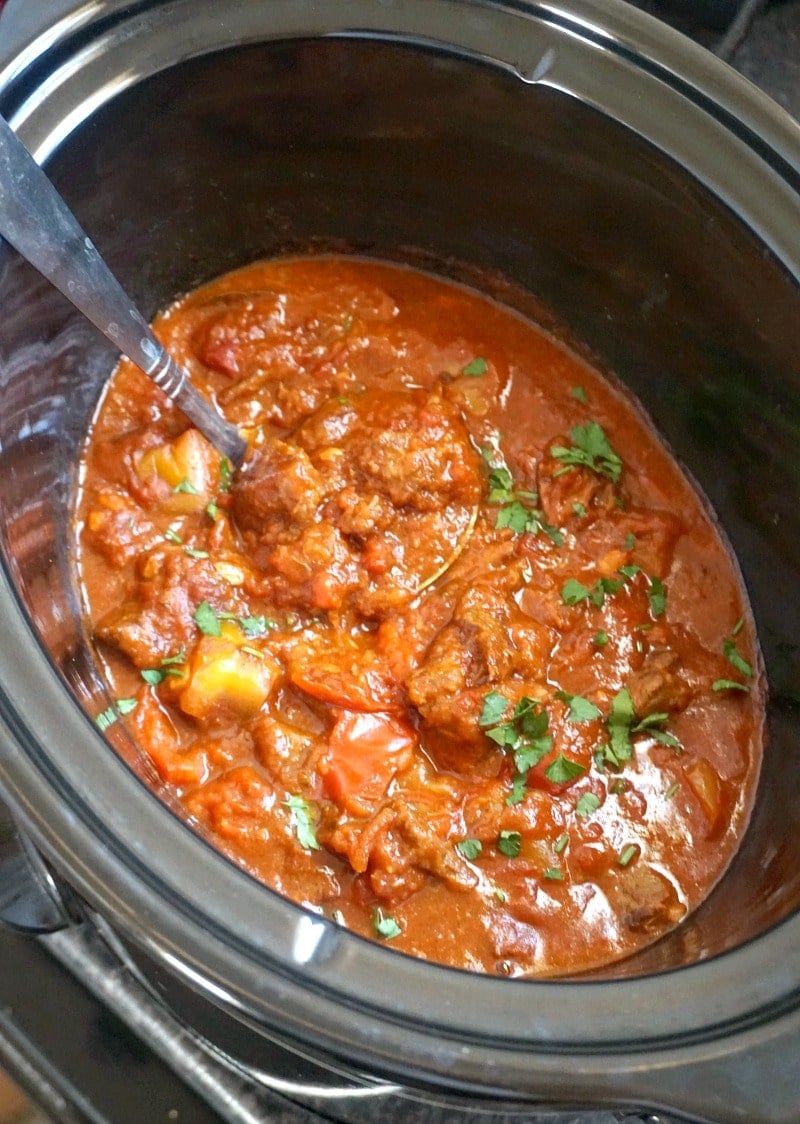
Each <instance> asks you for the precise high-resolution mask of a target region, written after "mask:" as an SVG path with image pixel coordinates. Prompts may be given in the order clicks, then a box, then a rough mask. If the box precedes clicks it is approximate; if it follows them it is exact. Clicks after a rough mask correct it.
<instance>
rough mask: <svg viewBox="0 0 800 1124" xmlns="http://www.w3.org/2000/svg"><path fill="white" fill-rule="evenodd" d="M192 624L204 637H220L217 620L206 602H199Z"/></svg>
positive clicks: (220, 630) (220, 629)
mask: <svg viewBox="0 0 800 1124" xmlns="http://www.w3.org/2000/svg"><path fill="white" fill-rule="evenodd" d="M193 620H194V623H195V624H196V625H197V627H198V628H199V629H200V631H201V632H202V633H204V634H205V635H206V636H222V628H221V626H220V623H219V618H218V617H217V614H216V613H215V612H214V610H213V609H212V608H211V606H210V605H209V603H208V601H201V602H200V604H199V605H198V606H197V608H196V609H195V611H194V616H193Z"/></svg>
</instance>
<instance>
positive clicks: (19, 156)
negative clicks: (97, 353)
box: [0, 117, 247, 465]
mask: <svg viewBox="0 0 800 1124" xmlns="http://www.w3.org/2000/svg"><path fill="white" fill-rule="evenodd" d="M0 235H1V236H2V237H3V238H5V239H6V241H7V242H9V243H10V244H11V245H12V246H13V247H14V248H15V249H16V250H17V251H18V252H19V253H20V254H22V256H23V257H24V258H26V259H27V260H28V261H29V262H30V263H31V265H33V266H35V267H36V269H38V270H39V272H40V273H41V274H43V275H44V276H45V277H46V278H47V280H48V281H50V282H51V283H52V284H53V285H55V287H56V288H57V289H59V290H60V291H61V292H62V293H63V294H64V296H65V297H66V298H67V300H68V301H70V302H71V303H72V304H73V305H75V307H76V308H77V309H79V310H80V311H81V312H82V313H83V314H84V316H86V317H87V319H89V320H91V322H92V323H93V324H94V325H95V327H96V328H99V330H100V331H101V332H102V333H103V335H104V336H106V337H107V338H108V339H109V340H111V342H112V343H113V344H114V345H115V346H116V347H118V348H119V350H120V351H121V352H122V353H123V354H124V355H127V356H128V358H129V359H130V360H131V361H132V362H133V363H135V364H136V366H137V367H140V368H141V370H142V371H144V373H145V374H146V375H149V377H150V378H151V379H152V380H153V382H154V383H155V384H156V386H158V387H160V388H161V390H163V391H164V393H165V394H166V395H167V396H168V397H169V398H171V399H172V401H173V402H174V403H175V405H176V406H179V407H180V409H181V410H183V412H184V413H185V414H186V416H187V417H188V418H189V420H190V421H191V422H193V423H194V425H196V426H197V428H198V429H199V430H200V432H201V433H202V434H204V435H205V436H206V437H207V438H208V440H209V441H210V442H211V444H212V445H214V447H215V448H216V449H218V450H219V452H221V453H222V454H223V455H224V456H226V457H228V458H229V459H230V460H231V461H232V462H233V463H234V464H235V465H238V464H241V462H242V459H243V458H244V454H245V450H246V448H247V446H246V443H245V441H244V440H243V439H242V437H241V435H240V433H239V431H238V430H237V429H236V427H235V426H233V425H231V424H230V422H227V421H226V420H225V419H224V418H223V417H222V416H221V415H220V414H219V413H217V411H216V410H215V409H214V407H213V406H212V405H211V403H210V402H209V401H207V399H205V398H204V397H203V396H202V394H200V393H199V392H198V391H197V390H196V389H195V387H194V386H193V385H192V383H191V381H190V380H189V376H188V374H187V373H186V371H185V370H184V369H183V367H181V366H179V364H177V363H176V362H175V360H174V359H172V358H171V357H170V356H169V355H168V353H167V351H166V349H165V348H164V346H163V344H161V343H159V342H158V340H157V339H156V337H155V336H154V335H153V333H152V331H151V330H150V327H149V325H148V324H147V322H146V321H145V319H144V317H143V316H142V315H141V313H140V312H139V311H138V309H137V308H136V306H135V305H134V304H133V301H132V300H131V299H130V297H129V296H128V294H127V293H126V292H125V290H124V289H123V288H122V286H121V285H120V283H119V282H118V281H117V279H116V278H115V277H114V275H113V274H112V273H111V270H110V269H109V268H108V266H107V265H106V263H105V262H104V261H103V259H102V258H101V257H100V254H99V253H98V251H97V249H96V247H95V246H94V244H93V243H92V241H91V239H90V238H88V237H87V235H86V234H85V233H84V231H83V230H82V229H81V227H80V226H79V224H78V222H77V220H76V218H75V216H74V215H73V214H72V212H71V211H70V209H69V208H68V207H67V205H66V203H65V202H64V200H63V199H62V198H61V196H60V195H59V194H58V192H57V191H56V189H55V188H54V187H53V185H52V184H51V182H50V180H49V179H48V178H47V176H46V175H45V174H44V172H43V171H42V170H41V168H40V167H39V165H38V164H37V163H36V161H35V160H34V159H33V157H32V156H31V154H30V153H29V152H28V150H27V149H26V148H25V146H24V145H23V143H22V142H21V141H20V140H19V139H18V138H17V136H16V135H15V133H14V132H13V131H12V129H11V128H10V127H9V126H8V124H7V123H6V122H5V121H4V120H3V118H2V117H0Z"/></svg>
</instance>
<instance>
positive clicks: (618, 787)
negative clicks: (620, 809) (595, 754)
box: [608, 777, 628, 796]
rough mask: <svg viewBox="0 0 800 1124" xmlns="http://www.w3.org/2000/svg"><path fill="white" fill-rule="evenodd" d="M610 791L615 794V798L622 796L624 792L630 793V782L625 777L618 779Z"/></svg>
mask: <svg viewBox="0 0 800 1124" xmlns="http://www.w3.org/2000/svg"><path fill="white" fill-rule="evenodd" d="M608 791H609V792H613V794H614V795H615V796H622V794H623V792H627V791H628V782H627V781H626V780H625V778H624V777H617V779H616V780H615V781H614V783H613V784H612V786H611V788H610V789H609V790H608Z"/></svg>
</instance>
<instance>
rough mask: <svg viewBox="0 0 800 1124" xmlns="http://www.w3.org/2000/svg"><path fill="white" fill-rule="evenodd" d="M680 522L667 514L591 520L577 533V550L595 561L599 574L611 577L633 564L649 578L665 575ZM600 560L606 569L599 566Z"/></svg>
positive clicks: (614, 513) (627, 514)
mask: <svg viewBox="0 0 800 1124" xmlns="http://www.w3.org/2000/svg"><path fill="white" fill-rule="evenodd" d="M680 533H681V524H680V521H679V520H678V519H677V518H676V517H675V516H674V515H670V514H668V513H667V512H661V511H653V512H648V513H644V512H639V511H620V510H619V509H615V510H614V511H611V512H609V513H608V514H607V515H602V516H600V518H598V519H594V520H593V521H592V522H591V524H590V525H589V526H588V527H587V528H586V529H585V530H583V531H582V532H581V533H580V539H579V549H580V551H581V553H582V554H584V555H585V556H586V557H587V558H588V559H591V560H592V561H596V562H597V564H598V570H599V572H600V573H608V574H611V573H613V572H614V571H615V570H617V569H618V568H619V567H620V566H622V565H625V564H631V563H635V564H636V565H637V566H641V568H642V569H643V570H644V572H645V573H646V574H649V575H650V576H651V577H657V578H665V577H666V576H667V574H668V573H669V568H670V565H671V563H672V555H673V553H674V550H675V543H676V541H677V538H678V536H679V535H680ZM604 559H607V560H608V564H607V565H605V566H604V565H602V562H603V560H604Z"/></svg>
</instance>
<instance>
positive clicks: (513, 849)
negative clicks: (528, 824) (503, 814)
mask: <svg viewBox="0 0 800 1124" xmlns="http://www.w3.org/2000/svg"><path fill="white" fill-rule="evenodd" d="M497 849H498V851H499V852H500V853H501V854H502V855H505V856H506V857H507V858H509V859H515V858H516V857H517V856H518V855H519V853H520V850H521V849H522V836H521V835H520V833H519V832H518V831H501V832H500V834H499V836H498V837H497Z"/></svg>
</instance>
